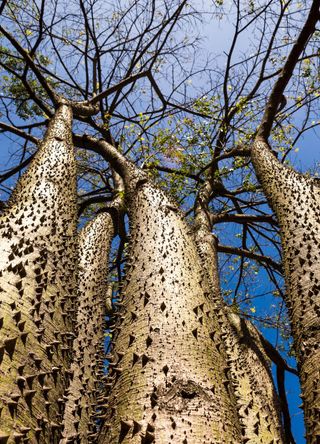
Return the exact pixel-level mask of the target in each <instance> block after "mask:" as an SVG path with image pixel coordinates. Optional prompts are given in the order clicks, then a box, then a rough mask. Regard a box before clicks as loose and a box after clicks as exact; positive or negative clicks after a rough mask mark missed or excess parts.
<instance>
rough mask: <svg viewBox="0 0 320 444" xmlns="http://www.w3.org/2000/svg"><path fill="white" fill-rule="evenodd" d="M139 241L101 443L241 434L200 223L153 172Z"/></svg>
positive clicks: (139, 194) (213, 439)
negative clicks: (197, 231)
mask: <svg viewBox="0 0 320 444" xmlns="http://www.w3.org/2000/svg"><path fill="white" fill-rule="evenodd" d="M128 205H129V210H130V211H129V212H130V218H131V235H132V238H131V242H130V249H129V266H128V269H127V275H126V282H125V284H124V288H123V291H122V304H123V305H122V307H121V310H120V312H119V317H118V320H117V322H116V325H115V330H114V338H113V344H114V348H113V354H114V360H113V362H112V363H111V365H110V372H109V385H110V395H109V405H110V409H109V410H108V412H107V416H106V421H105V424H104V426H103V429H102V432H101V434H100V437H99V439H98V442H99V443H100V444H101V443H109V444H113V443H118V442H122V443H139V444H140V443H141V442H143V443H145V444H147V443H151V442H155V443H159V444H169V443H172V444H173V443H174V444H176V443H184V444H187V443H188V444H199V443H208V444H209V443H215V444H217V443H224V444H225V443H232V444H234V443H240V442H241V438H240V426H239V423H238V419H237V414H236V411H235V408H234V405H233V402H232V394H231V392H230V381H229V374H228V371H227V370H228V369H227V366H226V364H225V360H224V358H225V357H224V355H223V352H222V351H221V348H220V346H221V339H220V338H221V335H220V332H219V326H218V322H217V319H216V317H215V314H214V313H213V311H212V300H211V297H210V290H209V289H208V286H207V284H206V279H204V274H203V272H202V266H201V263H200V260H199V256H198V252H197V249H196V246H195V242H194V239H193V236H192V234H191V233H189V231H190V229H189V228H188V226H187V225H186V223H185V222H184V220H183V218H182V216H181V215H180V214H179V212H178V211H177V209H176V207H175V206H174V205H173V204H172V203H171V202H170V201H169V200H168V199H167V197H166V196H165V195H164V193H162V192H161V191H159V190H158V189H156V188H155V187H153V186H152V185H150V183H148V182H147V183H146V181H141V182H140V184H139V182H138V184H137V188H136V189H135V190H133V191H131V192H130V198H129V202H128Z"/></svg>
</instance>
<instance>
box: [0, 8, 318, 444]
mask: <svg viewBox="0 0 320 444" xmlns="http://www.w3.org/2000/svg"><path fill="white" fill-rule="evenodd" d="M318 3H319V2H317V1H314V2H311V1H296V0H287V1H283V0H279V1H278V0H269V1H265V0H261V1H260V0H258V1H252V0H248V1H247V0H245V1H239V0H235V1H232V2H228V1H220V0H219V1H218V0H217V1H214V2H209V1H202V2H201V1H200V0H195V1H192V0H191V1H186V0H183V1H178V0H170V1H168V0H152V1H149V0H126V1H120V0H119V1H116V2H106V1H104V0H69V1H68V2H66V1H65V0H51V1H45V0H41V1H40V0H37V1H36V0H20V1H16V0H3V1H2V4H1V6H0V12H1V18H0V79H1V91H0V113H1V118H0V132H1V140H2V144H3V145H4V146H5V147H10V148H6V150H7V157H8V161H7V165H6V170H4V169H3V171H2V172H1V175H0V181H1V185H0V187H1V196H2V203H1V206H2V209H3V211H5V210H6V206H7V200H8V198H9V197H10V195H11V191H12V189H13V188H14V186H15V184H16V181H17V179H18V178H19V177H20V175H21V173H22V172H23V171H24V170H25V169H26V168H27V167H28V165H29V164H30V162H31V161H32V159H33V158H34V156H35V153H36V151H37V149H38V146H39V144H40V141H41V140H42V138H43V135H44V133H45V131H46V130H47V126H48V123H49V121H50V119H51V118H52V117H53V116H54V114H55V109H57V107H58V106H61V104H65V105H70V106H72V110H73V115H74V124H73V128H72V131H73V132H72V137H73V143H74V146H75V147H76V148H77V151H76V156H77V165H78V170H77V180H78V195H77V199H78V215H79V227H82V226H83V225H84V223H85V222H87V221H90V220H91V219H92V218H93V216H94V215H95V214H96V213H97V212H101V211H104V209H105V208H108V207H110V203H111V202H112V201H113V200H114V198H115V196H118V197H120V198H121V199H122V198H125V197H126V196H125V194H126V192H125V191H124V189H123V187H122V185H121V184H120V185H119V183H120V182H121V181H120V182H119V177H118V174H117V173H119V174H120V171H119V170H118V171H117V172H115V170H116V168H115V166H114V164H113V163H112V160H110V153H107V154H106V151H105V150H104V147H103V144H102V143H101V140H103V141H104V143H107V144H109V145H111V146H113V147H114V148H115V149H116V150H117V152H118V153H120V155H123V156H125V158H126V159H128V160H130V161H131V162H133V164H134V165H135V166H136V167H138V168H139V169H140V170H142V171H143V172H144V173H145V174H146V177H148V178H151V179H152V180H153V181H154V183H156V184H157V186H158V187H159V188H160V189H162V190H164V191H165V192H166V193H167V194H168V195H169V196H170V197H171V198H172V199H173V202H177V203H178V205H179V209H180V210H179V211H181V212H182V213H181V214H183V216H184V217H185V219H186V220H187V221H188V222H189V224H190V226H191V227H193V228H194V229H196V228H197V226H198V224H199V223H204V224H208V227H209V230H210V232H213V233H214V234H215V236H216V238H217V251H218V252H219V253H220V254H219V272H220V280H221V291H222V294H223V296H224V299H225V302H226V304H227V305H228V306H229V307H230V309H231V311H232V312H233V313H235V314H237V315H241V317H243V318H244V319H247V320H250V321H252V322H253V323H254V324H255V325H256V326H258V327H259V328H260V329H262V331H263V332H264V334H265V335H266V337H267V338H268V339H269V340H270V342H273V345H274V348H272V346H271V345H270V347H271V348H272V353H273V359H274V361H275V362H276V364H277V365H278V368H280V369H281V371H278V390H279V391H282V390H283V382H282V378H283V370H284V369H288V368H289V367H288V365H287V364H286V363H285V361H284V360H283V358H285V359H291V356H294V355H295V351H294V350H293V348H292V339H291V330H290V326H289V316H288V311H287V309H286V307H285V302H284V300H285V291H286V290H285V288H284V282H283V276H284V267H283V264H282V262H281V256H282V252H281V251H282V250H281V240H280V234H279V222H278V219H279V217H278V219H277V217H276V215H275V211H274V208H273V209H271V208H270V199H269V200H268V196H267V197H266V193H265V192H264V189H263V184H262V183H263V181H259V180H258V178H257V173H256V169H255V168H254V166H253V165H252V160H251V156H250V154H251V147H252V144H253V143H254V142H255V140H256V139H257V137H263V138H268V143H269V146H270V147H271V149H272V152H273V154H274V156H275V157H276V158H277V159H278V161H279V162H280V163H281V164H282V165H293V166H294V167H295V168H296V169H299V161H300V162H301V159H302V161H304V151H303V150H304V145H305V144H306V143H307V142H308V143H310V144H313V145H315V144H316V138H317V134H318V131H319V130H318V126H319V122H320V121H319V116H318V103H319V81H320V77H319V31H318V30H317V28H316V24H317V19H318V16H319V4H318ZM299 39H300V40H299ZM301 146H302V149H301ZM299 149H300V151H299ZM10 155H11V157H9V156H10ZM112 155H113V154H112ZM112 155H111V156H112ZM300 155H301V156H302V157H300ZM114 156H115V157H116V154H114ZM315 160H318V159H317V156H316V155H315ZM115 163H116V162H115ZM308 163H309V165H308V167H309V168H308V170H305V166H306V165H307V162H305V163H303V164H302V169H303V171H302V172H303V173H305V174H306V175H307V177H312V178H316V177H317V166H316V165H314V166H312V162H311V160H310V161H309V160H308ZM204 215H205V217H204ZM202 218H204V219H202ZM113 220H116V234H117V237H116V238H115V240H114V241H113V243H112V253H111V258H110V264H109V270H110V272H109V276H105V278H106V279H107V280H108V282H109V293H110V291H111V292H112V297H111V299H112V303H111V311H112V310H114V309H115V308H116V305H115V303H117V300H118V297H119V288H120V287H121V286H122V285H123V283H124V281H125V278H126V273H125V268H124V267H125V265H126V262H127V259H126V253H127V251H128V242H129V240H128V236H129V231H130V230H129V223H128V213H127V209H126V207H125V205H124V206H123V205H121V209H120V210H118V211H117V212H116V217H113ZM104 272H105V273H106V270H105V269H104ZM110 288H111V290H110ZM118 302H119V301H118ZM109 327H110V326H109ZM268 328H269V332H267V329H268ZM110 334H111V333H110V332H108V329H107V330H106V335H107V338H108V335H110ZM271 338H272V340H271ZM107 342H108V339H107ZM276 349H277V350H280V351H281V353H282V357H281V356H280V354H279V353H277V352H276ZM272 353H271V354H272ZM291 362H293V361H292V360H291ZM289 370H290V369H289ZM291 371H292V372H293V373H296V371H295V370H292V369H291ZM279 375H281V376H279ZM281 396H283V393H281ZM284 403H285V401H284ZM285 411H286V410H285ZM286 415H287V416H288V414H287V411H286V413H285V420H286V421H287V422H289V418H288V417H287V416H286ZM310 442H311V441H310Z"/></svg>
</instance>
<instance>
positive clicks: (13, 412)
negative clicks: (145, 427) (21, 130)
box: [0, 106, 76, 444]
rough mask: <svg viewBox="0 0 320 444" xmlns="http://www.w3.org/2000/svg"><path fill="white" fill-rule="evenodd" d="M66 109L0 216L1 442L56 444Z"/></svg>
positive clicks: (72, 206) (69, 248)
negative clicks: (23, 441)
mask: <svg viewBox="0 0 320 444" xmlns="http://www.w3.org/2000/svg"><path fill="white" fill-rule="evenodd" d="M71 122H72V113H71V110H70V109H69V108H68V107H67V106H61V107H59V109H58V111H57V112H56V114H55V116H54V117H53V118H52V119H51V122H50V124H49V127H48V130H47V132H46V135H45V138H44V140H43V142H42V143H41V146H40V147H39V150H38V152H37V154H36V156H35V158H34V159H33V160H32V163H31V164H30V167H29V169H28V170H27V171H26V172H25V173H24V175H23V176H22V178H21V179H20V181H19V183H18V184H17V187H16V189H15V191H14V192H13V195H12V197H11V199H10V202H9V205H8V208H7V209H6V210H5V212H4V214H3V216H2V217H1V220H0V232H1V241H0V242H1V244H0V245H1V256H0V269H1V272H0V275H1V277H0V287H1V301H0V308H1V315H0V437H1V438H0V442H1V443H6V442H8V443H13V442H22V440H26V441H25V442H27V440H28V439H29V441H31V442H34V443H36V442H40V443H46V444H47V443H49V442H50V443H56V442H58V441H59V436H60V431H61V412H62V409H63V404H64V402H65V401H64V399H63V395H64V389H65V387H66V385H67V383H68V380H69V372H68V371H67V368H68V367H69V364H70V356H71V347H72V340H73V336H74V334H73V322H74V314H75V309H74V296H75V294H74V290H75V261H76V245H75V235H76V200H75V196H76V165H75V159H74V153H73V146H72V141H71Z"/></svg>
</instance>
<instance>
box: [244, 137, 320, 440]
mask: <svg viewBox="0 0 320 444" xmlns="http://www.w3.org/2000/svg"><path fill="white" fill-rule="evenodd" d="M252 162H253V165H254V168H255V170H256V173H257V176H258V178H259V180H260V182H261V184H262V187H263V190H264V192H265V194H266V196H267V198H268V200H269V203H270V205H271V207H272V208H273V210H274V211H275V213H276V215H277V218H278V222H279V225H280V233H281V240H282V246H283V258H282V259H283V265H284V273H285V282H286V304H287V307H288V311H289V315H290V319H291V328H292V334H293V338H294V347H295V353H296V357H297V361H298V367H299V373H300V379H301V388H302V399H303V407H304V414H305V423H306V437H307V442H308V443H309V444H316V443H318V442H319V440H320V368H319V363H320V346H319V344H320V263H319V257H320V251H319V244H320V188H319V187H318V185H317V181H316V180H313V179H310V178H307V177H305V176H303V175H302V174H299V173H297V172H295V171H294V170H292V169H291V168H287V167H285V166H284V165H282V164H281V163H280V162H279V161H278V160H277V159H276V157H275V156H274V155H273V153H272V152H271V150H270V148H269V146H268V144H267V143H266V142H265V141H264V140H263V139H261V138H258V139H257V140H256V141H255V143H254V144H253V147H252Z"/></svg>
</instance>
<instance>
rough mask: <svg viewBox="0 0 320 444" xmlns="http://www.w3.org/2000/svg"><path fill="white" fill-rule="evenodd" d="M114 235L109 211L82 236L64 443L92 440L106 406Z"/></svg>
mask: <svg viewBox="0 0 320 444" xmlns="http://www.w3.org/2000/svg"><path fill="white" fill-rule="evenodd" d="M113 235H114V229H113V221H112V217H111V215H110V214H108V213H101V214H99V215H98V216H96V217H95V219H93V220H92V221H91V222H89V223H88V224H87V226H86V227H85V228H83V229H82V230H81V232H80V235H79V274H78V304H79V306H78V313H77V325H76V335H77V337H76V339H75V341H74V362H73V364H72V366H71V371H72V374H73V377H72V381H71V383H70V386H69V388H68V401H67V403H66V407H65V412H64V421H63V424H64V430H63V436H64V439H63V440H62V442H63V443H67V442H70V443H73V442H81V443H82V444H85V443H88V442H92V438H93V437H94V435H95V432H96V429H95V428H96V421H97V420H99V416H100V415H101V414H102V413H104V410H105V408H106V406H105V400H104V393H102V387H101V386H103V384H102V378H103V376H104V375H103V365H104V361H103V358H102V357H101V356H102V353H101V352H102V350H103V341H104V324H105V316H106V302H107V301H106V295H107V284H106V278H107V276H108V259H109V250H110V244H111V240H112V238H113ZM101 349H102V350H101ZM97 403H99V406H98V407H97Z"/></svg>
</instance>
